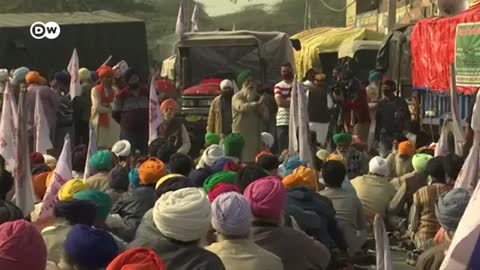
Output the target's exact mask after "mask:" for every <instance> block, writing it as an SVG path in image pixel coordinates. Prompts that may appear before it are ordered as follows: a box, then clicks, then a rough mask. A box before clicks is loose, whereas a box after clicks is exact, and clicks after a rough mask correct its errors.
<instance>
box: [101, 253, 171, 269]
mask: <svg viewBox="0 0 480 270" xmlns="http://www.w3.org/2000/svg"><path fill="white" fill-rule="evenodd" d="M129 269H131V270H134V269H135V270H165V264H164V263H163V261H162V260H161V259H160V257H158V255H157V254H156V253H155V252H153V251H152V250H150V249H147V248H133V249H129V250H127V251H125V252H123V253H122V254H120V255H118V256H117V257H116V258H115V259H114V260H113V261H112V262H111V263H110V264H109V265H108V267H107V269H106V270H129Z"/></svg>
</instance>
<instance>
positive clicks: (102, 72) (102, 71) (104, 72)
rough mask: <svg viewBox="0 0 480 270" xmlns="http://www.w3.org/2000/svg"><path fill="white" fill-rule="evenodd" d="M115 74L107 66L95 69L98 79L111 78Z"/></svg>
mask: <svg viewBox="0 0 480 270" xmlns="http://www.w3.org/2000/svg"><path fill="white" fill-rule="evenodd" d="M114 75H115V73H114V72H113V69H112V68H111V67H109V66H101V67H99V68H98V69H97V76H98V78H99V79H103V78H105V77H113V76H114Z"/></svg>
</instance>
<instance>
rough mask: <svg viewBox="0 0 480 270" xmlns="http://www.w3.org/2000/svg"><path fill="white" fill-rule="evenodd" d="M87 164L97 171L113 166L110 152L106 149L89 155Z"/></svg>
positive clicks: (107, 169)
mask: <svg viewBox="0 0 480 270" xmlns="http://www.w3.org/2000/svg"><path fill="white" fill-rule="evenodd" d="M88 166H90V168H92V169H94V170H95V171H97V172H100V171H110V170H111V169H112V167H113V157H112V153H110V151H108V150H100V151H97V152H95V153H93V155H92V156H91V157H90V159H89V160H88Z"/></svg>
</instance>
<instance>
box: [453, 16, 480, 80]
mask: <svg viewBox="0 0 480 270" xmlns="http://www.w3.org/2000/svg"><path fill="white" fill-rule="evenodd" d="M455 69H456V76H455V77H456V80H457V86H467V87H468V86H475V87H477V86H480V23H462V24H458V25H457V32H456V35H455Z"/></svg>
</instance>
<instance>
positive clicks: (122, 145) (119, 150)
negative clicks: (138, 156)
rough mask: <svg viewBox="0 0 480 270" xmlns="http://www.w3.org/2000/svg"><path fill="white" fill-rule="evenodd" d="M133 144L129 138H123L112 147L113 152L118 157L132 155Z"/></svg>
mask: <svg viewBox="0 0 480 270" xmlns="http://www.w3.org/2000/svg"><path fill="white" fill-rule="evenodd" d="M131 148H132V146H131V145H130V142H129V141H127V140H121V141H118V142H116V143H115V144H114V145H113V147H112V152H113V153H114V154H115V155H116V156H117V157H128V156H130V152H131Z"/></svg>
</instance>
